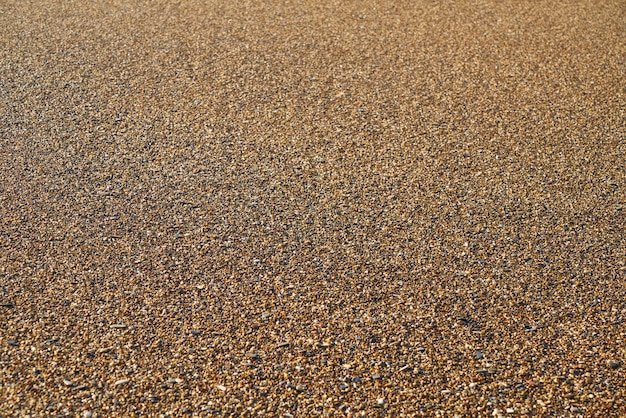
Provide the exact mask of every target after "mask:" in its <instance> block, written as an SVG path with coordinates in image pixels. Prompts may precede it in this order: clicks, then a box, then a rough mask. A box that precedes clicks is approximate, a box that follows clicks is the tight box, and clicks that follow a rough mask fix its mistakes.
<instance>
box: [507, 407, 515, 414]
mask: <svg viewBox="0 0 626 418" xmlns="http://www.w3.org/2000/svg"><path fill="white" fill-rule="evenodd" d="M514 412H515V409H513V408H507V409H506V413H507V414H512V413H514Z"/></svg>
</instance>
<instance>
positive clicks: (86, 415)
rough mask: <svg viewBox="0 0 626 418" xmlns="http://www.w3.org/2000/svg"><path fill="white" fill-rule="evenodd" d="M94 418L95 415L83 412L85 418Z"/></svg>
mask: <svg viewBox="0 0 626 418" xmlns="http://www.w3.org/2000/svg"><path fill="white" fill-rule="evenodd" d="M91 417H93V414H92V413H91V412H89V411H84V412H83V418H91Z"/></svg>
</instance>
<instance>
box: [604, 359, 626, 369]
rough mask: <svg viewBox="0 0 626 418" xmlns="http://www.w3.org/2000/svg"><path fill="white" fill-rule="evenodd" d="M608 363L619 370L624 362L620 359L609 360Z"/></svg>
mask: <svg viewBox="0 0 626 418" xmlns="http://www.w3.org/2000/svg"><path fill="white" fill-rule="evenodd" d="M606 364H607V365H608V366H609V367H610V368H611V369H613V370H617V369H619V368H620V367H622V362H621V361H619V360H607V362H606Z"/></svg>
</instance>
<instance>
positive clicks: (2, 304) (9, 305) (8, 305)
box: [0, 302, 15, 308]
mask: <svg viewBox="0 0 626 418" xmlns="http://www.w3.org/2000/svg"><path fill="white" fill-rule="evenodd" d="M0 307H2V308H15V305H14V304H13V303H11V302H0Z"/></svg>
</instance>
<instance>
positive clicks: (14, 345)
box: [7, 340, 17, 347]
mask: <svg viewBox="0 0 626 418" xmlns="http://www.w3.org/2000/svg"><path fill="white" fill-rule="evenodd" d="M7 344H9V345H10V346H12V347H17V340H8V341H7Z"/></svg>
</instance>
